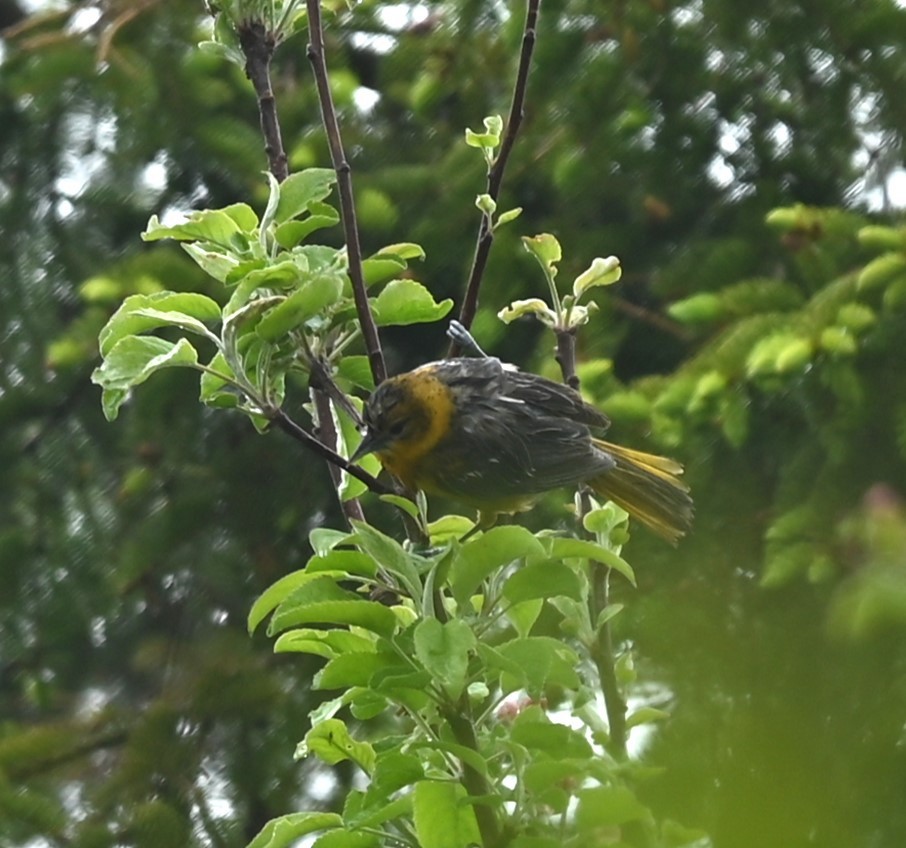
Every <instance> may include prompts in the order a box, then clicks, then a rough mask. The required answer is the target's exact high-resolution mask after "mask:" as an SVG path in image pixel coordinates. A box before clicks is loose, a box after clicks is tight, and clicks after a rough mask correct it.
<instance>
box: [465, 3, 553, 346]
mask: <svg viewBox="0 0 906 848" xmlns="http://www.w3.org/2000/svg"><path fill="white" fill-rule="evenodd" d="M540 5H541V0H528V2H527V4H526V12H525V26H524V28H523V31H522V50H521V51H520V53H519V67H518V68H517V70H516V83H515V85H514V86H513V99H512V101H511V102H510V113H509V116H508V117H507V121H506V132H505V133H504V136H503V140H502V141H501V144H500V152H499V153H498V154H497V158H496V159H495V160H494V164H493V165H492V166H491V168H490V169H489V170H488V185H487V192H486V193H487V194H489V195H490V196H491V198H492V199H493V200H494V202H495V203H496V202H497V198H498V197H499V195H500V186H501V184H502V183H503V174H504V171H505V170H506V164H507V160H508V159H509V158H510V152H511V151H512V149H513V146H514V145H515V143H516V136H517V134H518V133H519V127H520V125H521V124H522V119H523V117H524V116H525V93H526V89H527V88H528V75H529V69H530V68H531V63H532V53H533V52H534V49H535V31H536V26H537V23H538V9H539V7H540ZM493 241H494V231H493V230H492V229H491V226H490V222H489V218H488V216H487V215H482V216H481V224H480V225H479V227H478V239H477V241H476V243H475V255H474V257H473V259H472V269H471V271H470V272H469V280H468V283H467V284H466V293H465V297H464V298H463V302H462V309H461V310H460V313H459V321H460V323H461V324H462V325H463V326H464V327H465V328H466V329H469V327H471V326H472V321H473V320H474V318H475V313H476V312H477V310H478V292H479V290H480V289H481V280H482V277H483V276H484V271H485V268H486V267H487V264H488V256H489V255H490V253H491V244H492V243H493ZM459 352H460V346H459V345H458V344H457V343H456V342H454V343H453V344H451V345H450V356H456V355H457V354H458V353H459Z"/></svg>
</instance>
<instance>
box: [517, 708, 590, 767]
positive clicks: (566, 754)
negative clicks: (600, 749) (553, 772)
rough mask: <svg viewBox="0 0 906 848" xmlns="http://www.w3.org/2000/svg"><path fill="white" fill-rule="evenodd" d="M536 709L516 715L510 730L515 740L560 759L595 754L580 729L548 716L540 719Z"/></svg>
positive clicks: (578, 757) (580, 757)
mask: <svg viewBox="0 0 906 848" xmlns="http://www.w3.org/2000/svg"><path fill="white" fill-rule="evenodd" d="M536 710H537V708H535V710H532V709H528V710H525V711H523V712H522V713H520V714H519V715H518V716H517V717H516V720H515V721H514V722H513V727H512V730H511V731H510V738H511V739H512V741H513V742H515V743H516V744H517V745H523V746H525V747H526V748H530V749H532V750H535V751H543V752H545V753H547V754H550V755H551V756H553V757H556V758H558V759H561V758H570V759H582V758H585V757H591V756H592V755H593V753H594V752H593V751H592V747H591V745H590V744H589V743H588V740H587V739H586V738H585V737H584V736H583V735H582V734H581V733H579V731H577V730H573V729H572V728H571V727H567V726H566V725H565V724H556V723H554V722H552V721H549V720H547V719H546V718H545V719H542V720H539V718H540V716H539V714H538V712H536Z"/></svg>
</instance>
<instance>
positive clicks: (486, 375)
mask: <svg viewBox="0 0 906 848" xmlns="http://www.w3.org/2000/svg"><path fill="white" fill-rule="evenodd" d="M363 423H364V425H365V433H364V436H363V439H362V442H361V444H360V445H359V447H358V449H357V450H356V451H355V452H354V453H353V455H352V457H351V461H353V462H354V461H357V460H359V459H361V458H362V457H363V456H366V455H367V454H369V453H374V454H376V455H377V457H378V459H379V460H380V462H381V464H382V465H383V467H384V468H385V469H386V470H387V471H388V472H389V473H390V474H391V475H393V476H394V477H395V478H397V479H398V480H399V481H400V482H401V483H402V484H403V485H404V486H405V487H406V488H407V489H410V490H418V489H420V490H422V491H424V492H425V493H426V494H429V495H442V496H445V497H448V498H451V499H453V500H456V501H458V502H460V503H462V504H464V505H466V506H468V507H472V508H473V509H477V510H478V512H479V522H478V524H479V525H480V526H481V527H488V526H492V525H493V524H494V522H495V521H496V520H497V516H498V515H500V514H506V513H516V512H522V511H524V510H526V509H530V508H531V507H532V506H533V504H534V503H535V502H536V501H537V500H538V498H540V497H541V495H543V494H544V493H545V492H548V491H551V490H554V489H559V488H564V487H573V488H575V487H578V486H583V485H584V486H587V487H588V488H589V489H591V490H592V491H593V492H594V493H595V494H596V495H598V496H599V497H600V498H602V499H606V500H611V501H613V502H614V503H616V504H618V505H619V506H621V507H622V508H623V509H625V510H626V511H627V512H628V513H629V514H630V516H632V517H634V518H635V519H637V520H638V521H640V522H641V523H642V524H643V525H645V526H646V527H648V528H649V529H650V530H652V531H654V532H655V533H656V534H657V535H659V536H661V537H662V538H663V539H665V540H666V541H668V542H670V543H671V544H673V545H675V544H677V542H678V541H679V540H680V539H681V538H682V537H683V536H684V535H685V534H686V533H688V532H689V530H690V529H691V526H692V519H693V512H694V510H693V502H692V498H691V496H690V494H689V488H688V486H686V484H685V483H683V482H682V480H681V479H680V475H681V474H682V473H683V466H682V465H681V464H680V463H678V462H675V461H674V460H672V459H668V458H666V457H662V456H656V455H654V454H649V453H643V452H641V451H637V450H632V449H630V448H626V447H623V446H621V445H617V444H614V443H612V442H606V441H604V440H603V439H601V438H600V435H601V434H603V433H604V432H605V431H606V430H607V428H608V427H609V425H610V421H609V419H608V418H607V416H606V415H604V413H603V412H601V411H600V410H598V409H597V408H596V407H594V406H592V405H591V404H589V403H587V402H586V401H585V400H584V399H583V398H582V396H581V395H580V394H579V393H578V392H577V391H575V390H574V389H572V388H570V387H569V386H567V385H565V384H563V383H558V382H556V381H554V380H549V379H547V378H546V377H542V376H540V375H537V374H532V373H528V372H523V371H520V370H519V369H518V368H517V367H516V366H515V365H511V364H509V363H504V362H502V361H501V360H500V359H498V358H496V357H493V356H480V357H452V358H448V359H442V360H438V361H436V362H429V363H427V364H425V365H421V366H419V367H417V368H415V369H414V370H411V371H407V372H405V373H402V374H398V375H396V376H393V377H389V378H388V379H386V380H384V381H383V382H382V383H381V384H380V385H379V386H378V387H377V388H376V389H375V390H374V392H372V394H371V396H370V397H369V398H368V400H367V401H366V403H365V406H364V410H363Z"/></svg>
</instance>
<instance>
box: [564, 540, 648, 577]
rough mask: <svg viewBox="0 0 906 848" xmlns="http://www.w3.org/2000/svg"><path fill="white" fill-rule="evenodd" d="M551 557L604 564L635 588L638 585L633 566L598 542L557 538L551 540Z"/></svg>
mask: <svg viewBox="0 0 906 848" xmlns="http://www.w3.org/2000/svg"><path fill="white" fill-rule="evenodd" d="M550 555H551V556H552V557H556V558H557V559H572V558H574V557H577V558H581V559H588V560H591V561H592V562H600V563H603V564H604V565H606V566H607V567H608V568H612V569H613V570H614V571H616V572H618V573H619V574H622V575H623V576H624V577H625V578H626V579H627V580H628V581H629V582H630V583H632V585H633V586H635V585H636V582H635V572H634V571H633V570H632V566H631V565H630V564H629V563H628V562H626V560H625V559H623V558H622V557H621V556H620V555H619V554H617V553H615V552H614V551H612V550H611V549H610V548H605V547H604V546H603V545H599V544H598V543H597V542H589V541H587V540H585V539H569V538H562V537H555V538H553V539H551V549H550Z"/></svg>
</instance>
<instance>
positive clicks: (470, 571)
mask: <svg viewBox="0 0 906 848" xmlns="http://www.w3.org/2000/svg"><path fill="white" fill-rule="evenodd" d="M544 553H545V551H544V546H543V545H542V544H541V542H539V541H538V540H537V539H536V538H535V537H534V536H533V535H532V534H531V533H530V532H529V531H528V530H526V529H525V528H524V527H518V526H516V525H513V526H509V527H493V528H491V529H490V530H488V531H487V532H486V533H483V534H482V535H481V536H479V537H477V538H475V539H470V540H469V541H468V542H466V544H464V545H463V546H462V547H461V548H460V549H459V551H458V552H457V553H456V556H455V557H454V559H453V564H452V566H451V569H450V585H451V587H452V588H453V596H454V597H455V598H456V600H457V602H458V603H460V604H464V603H465V602H466V601H468V599H469V597H470V596H471V595H472V594H473V593H474V592H475V590H476V589H477V588H478V586H479V585H480V584H481V582H482V581H483V580H484V579H485V578H486V577H488V576H489V575H490V574H491V573H492V572H494V571H496V570H497V569H498V568H500V567H501V566H504V565H507V564H509V563H511V562H513V561H514V560H517V559H520V558H521V557H526V556H543V555H544Z"/></svg>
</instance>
